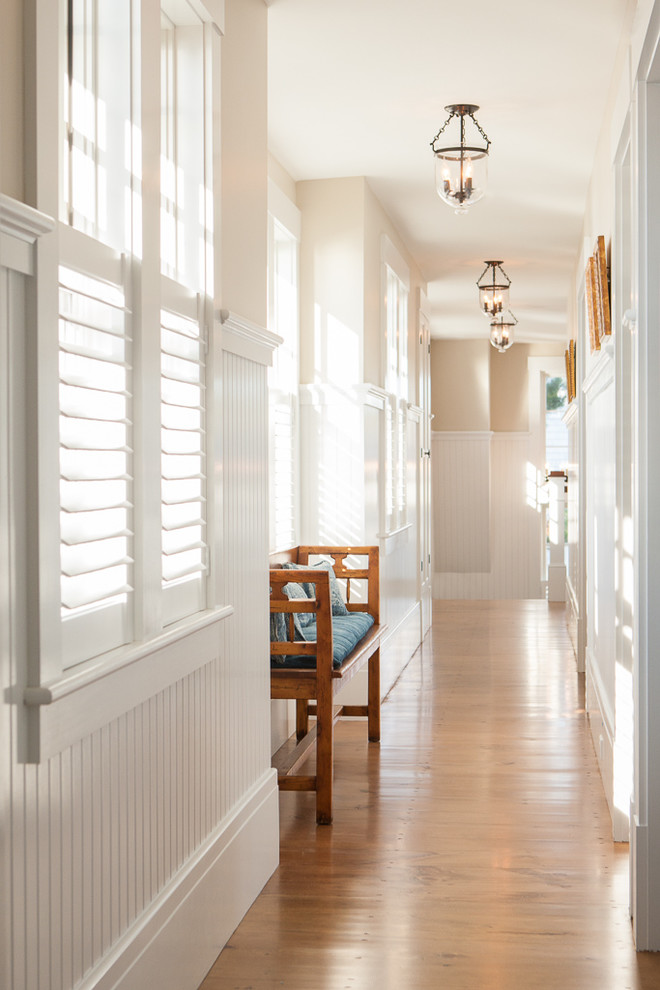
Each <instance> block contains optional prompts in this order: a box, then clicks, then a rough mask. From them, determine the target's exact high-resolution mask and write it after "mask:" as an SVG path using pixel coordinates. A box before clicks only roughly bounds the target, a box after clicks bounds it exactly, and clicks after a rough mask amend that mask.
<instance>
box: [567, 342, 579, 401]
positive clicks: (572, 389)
mask: <svg viewBox="0 0 660 990" xmlns="http://www.w3.org/2000/svg"><path fill="white" fill-rule="evenodd" d="M564 358H565V361H566V391H567V393H568V402H569V405H570V403H571V402H572V401H573V399H575V398H576V396H577V386H576V372H575V359H576V348H575V341H574V340H569V342H568V347H567V349H566V350H565V351H564Z"/></svg>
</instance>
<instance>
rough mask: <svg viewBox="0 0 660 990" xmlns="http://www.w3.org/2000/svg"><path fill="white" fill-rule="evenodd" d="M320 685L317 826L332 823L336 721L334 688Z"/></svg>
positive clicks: (317, 708) (317, 730)
mask: <svg viewBox="0 0 660 990" xmlns="http://www.w3.org/2000/svg"><path fill="white" fill-rule="evenodd" d="M319 681H321V683H319V684H318V695H317V699H316V824H317V825H330V824H331V823H332V765H333V736H334V719H333V717H332V686H331V684H330V683H329V682H328V683H325V684H324V683H323V682H322V680H321V678H319Z"/></svg>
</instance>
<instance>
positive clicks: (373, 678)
mask: <svg viewBox="0 0 660 990" xmlns="http://www.w3.org/2000/svg"><path fill="white" fill-rule="evenodd" d="M367 729H368V732H369V742H378V741H379V739H380V648H379V649H377V650H376V652H375V653H373V654H372V655H371V656H370V657H369V687H368V706H367Z"/></svg>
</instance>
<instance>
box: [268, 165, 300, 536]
mask: <svg viewBox="0 0 660 990" xmlns="http://www.w3.org/2000/svg"><path fill="white" fill-rule="evenodd" d="M275 224H278V225H279V226H280V227H281V228H283V229H284V230H285V231H286V232H287V234H288V235H289V236H290V238H291V239H292V240H293V241H295V244H296V276H295V278H296V289H297V300H296V334H297V337H296V354H295V361H296V375H295V378H296V384H295V387H294V389H293V390H292V391H290V392H289V391H288V390H286V391H285V390H281V389H280V390H279V391H278V388H277V385H276V384H275V385H273V384H270V385H269V410H271V409H272V404H273V401H274V399H275V397H276V395H277V394H279V395H280V396H281V398H282V399H283V400H284V401H286V402H288V404H289V408H290V410H291V417H292V463H293V493H292V502H293V512H292V518H291V519H290V520H289V522H290V524H291V533H292V536H291V541H290V543H289V545H295V544H296V543H298V542H299V533H300V510H301V506H300V501H301V466H300V415H299V410H300V385H299V381H300V232H301V213H300V210H299V209H298V208H297V206H296V205H295V204H294V203H293V202H292V201H291V200H290V199H289V197H288V196H287V195H286V194H285V193H284V192H283V190H282V189H280V187H279V186H278V185H277V184H276V183H275V182H273V180H272V179H270V178H269V180H268V271H269V285H268V294H269V305H268V309H269V314H270V312H271V308H272V298H271V292H272V278H271V273H272V268H273V266H274V230H273V228H274V225H275ZM269 318H270V317H269ZM278 339H279V340H280V342H281V343H284V339H283V338H281V337H278ZM272 456H273V437H272V424H271V429H270V430H269V451H268V457H269V468H270V471H269V474H270V477H271V478H272V477H273V462H272ZM269 495H270V498H271V506H270V510H269V517H270V518H269V545H270V550H271V552H274V551H278V550H283V549H287V547H286V546H280V545H278V541H277V539H276V536H277V534H276V533H274V531H273V530H274V527H273V517H272V515H271V513H272V512H273V502H272V492H271V493H269Z"/></svg>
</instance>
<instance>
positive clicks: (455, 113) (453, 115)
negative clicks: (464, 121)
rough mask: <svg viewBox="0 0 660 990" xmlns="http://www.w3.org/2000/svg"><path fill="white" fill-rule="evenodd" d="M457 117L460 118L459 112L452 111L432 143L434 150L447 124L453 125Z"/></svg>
mask: <svg viewBox="0 0 660 990" xmlns="http://www.w3.org/2000/svg"><path fill="white" fill-rule="evenodd" d="M457 116H458V114H457V112H456V111H455V110H452V112H451V113H450V114H449V116H448V117H447V119H446V121H445V122H444V124H443V125H442V127H441V128H440V130H439V131H438V133H437V134H436V136H435V137H434V138H433V140H432V141H431V147H432V148H433V145H434V144H435V142H436V141H437V140H438V138H439V137H440V135H441V134H442V132H443V131H444V130H445V128H446V127H447V124H449V123H451V121H452V118H454V117H457ZM479 130H481V128H479ZM434 150H435V149H434Z"/></svg>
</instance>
